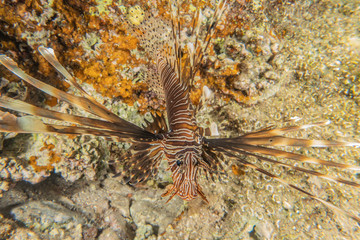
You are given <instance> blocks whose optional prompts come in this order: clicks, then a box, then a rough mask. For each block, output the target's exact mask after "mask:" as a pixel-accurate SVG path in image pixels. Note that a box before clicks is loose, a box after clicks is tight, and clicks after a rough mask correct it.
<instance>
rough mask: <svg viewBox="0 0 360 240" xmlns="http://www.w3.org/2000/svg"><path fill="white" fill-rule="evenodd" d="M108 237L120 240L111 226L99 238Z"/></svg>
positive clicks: (101, 239)
mask: <svg viewBox="0 0 360 240" xmlns="http://www.w3.org/2000/svg"><path fill="white" fill-rule="evenodd" d="M108 239H111V240H120V238H119V237H118V235H117V234H116V232H115V231H114V230H112V229H111V228H107V229H105V230H104V231H103V232H102V233H101V234H100V236H99V238H98V240H108Z"/></svg>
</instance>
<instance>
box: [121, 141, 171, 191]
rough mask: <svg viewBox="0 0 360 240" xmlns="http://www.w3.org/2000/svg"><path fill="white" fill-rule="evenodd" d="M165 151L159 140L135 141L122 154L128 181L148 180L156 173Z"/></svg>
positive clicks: (124, 172)
mask: <svg viewBox="0 0 360 240" xmlns="http://www.w3.org/2000/svg"><path fill="white" fill-rule="evenodd" d="M163 157H164V153H163V149H162V147H161V145H160V144H159V142H156V141H153V142H151V143H147V142H144V143H133V145H132V146H131V147H130V148H129V149H128V150H127V152H126V153H125V154H124V155H123V156H122V158H121V161H122V162H123V164H124V165H123V171H122V172H120V173H119V175H122V176H128V179H127V182H129V183H130V184H133V185H135V184H137V183H139V182H142V181H146V180H147V179H148V178H149V177H150V176H151V175H153V176H154V175H156V174H157V171H158V167H159V164H160V161H161V160H162V159H163Z"/></svg>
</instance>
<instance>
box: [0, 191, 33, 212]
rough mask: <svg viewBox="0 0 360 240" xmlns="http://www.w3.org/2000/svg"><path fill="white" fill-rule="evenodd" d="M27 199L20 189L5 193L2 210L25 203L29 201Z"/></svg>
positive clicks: (2, 198)
mask: <svg viewBox="0 0 360 240" xmlns="http://www.w3.org/2000/svg"><path fill="white" fill-rule="evenodd" d="M27 198H28V197H27V195H26V194H25V193H24V192H23V191H21V190H19V189H12V190H10V191H8V192H4V193H3V196H2V197H1V198H0V208H5V207H8V206H12V205H16V204H20V203H23V202H25V201H26V200H27Z"/></svg>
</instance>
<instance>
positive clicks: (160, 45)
mask: <svg viewBox="0 0 360 240" xmlns="http://www.w3.org/2000/svg"><path fill="white" fill-rule="evenodd" d="M170 6H171V21H169V22H165V21H159V19H158V18H155V17H154V16H153V15H152V14H150V13H149V14H144V13H142V16H141V18H142V19H140V20H136V21H130V20H129V19H126V18H123V22H124V23H126V24H127V25H128V28H129V30H130V32H131V33H132V34H134V35H135V36H136V37H137V38H138V39H139V41H140V45H141V46H142V47H143V49H144V50H145V52H146V53H147V56H148V58H149V62H148V64H147V74H146V81H147V82H148V84H149V86H150V87H151V88H152V89H153V90H154V91H155V93H156V94H157V96H158V98H160V99H163V100H165V103H166V113H165V114H162V115H158V114H156V115H152V116H153V121H152V122H149V121H146V125H145V126H142V127H139V126H137V125H135V124H132V123H130V122H128V121H126V120H124V119H122V118H120V117H119V116H117V115H116V114H114V113H112V112H111V111H109V110H108V109H106V108H105V107H104V106H103V105H101V104H100V103H98V102H97V101H96V100H95V99H94V98H93V97H92V96H90V95H89V94H88V93H87V92H86V91H85V90H84V89H83V88H82V87H81V86H80V85H79V84H78V83H77V82H76V80H75V78H74V77H73V76H72V75H71V74H70V73H69V72H68V71H67V70H66V69H65V68H64V67H63V66H62V65H61V64H60V62H59V61H58V60H57V58H56V56H55V54H54V51H53V50H52V49H51V48H46V47H43V46H40V47H39V52H40V53H41V55H42V56H43V57H44V58H45V59H46V60H47V61H48V62H49V63H50V64H51V65H52V66H53V67H54V68H55V69H56V70H57V71H59V72H60V73H61V74H62V75H63V77H64V78H65V81H66V82H68V83H69V84H70V85H72V86H73V87H74V88H75V89H77V90H78V92H79V93H80V95H81V96H76V95H72V94H69V93H67V92H64V91H61V90H59V89H57V88H55V87H53V86H51V85H48V84H46V83H44V82H41V81H39V80H37V79H35V78H33V77H31V76H29V75H28V74H26V73H25V72H24V71H22V70H21V69H20V68H19V67H18V66H17V64H16V63H15V62H14V61H13V60H12V59H10V58H9V57H7V56H5V55H0V63H1V64H2V65H4V66H5V67H6V68H7V69H8V70H10V71H11V72H12V73H14V74H16V75H17V76H18V77H20V78H21V79H23V80H24V81H26V82H27V83H28V84H31V85H32V86H34V87H36V88H38V89H40V90H41V91H43V92H45V93H47V94H49V95H51V96H53V97H56V98H57V99H59V100H62V101H66V102H68V103H69V104H71V105H73V106H76V107H78V108H80V109H82V110H84V111H86V112H88V113H90V114H93V115H95V116H97V118H90V117H82V116H75V115H71V114H66V113H61V112H57V111H53V110H48V109H44V108H40V107H37V106H34V105H32V104H29V103H26V102H24V101H20V100H16V99H12V98H9V97H6V96H1V97H0V106H1V107H3V108H6V109H10V110H14V111H18V112H22V113H25V114H28V115H30V116H23V117H17V116H15V115H13V114H11V113H9V112H1V111H0V131H2V132H13V133H52V134H72V135H81V134H88V135H95V136H102V137H105V138H107V139H109V140H113V141H118V142H120V141H121V142H129V143H131V147H130V149H129V150H128V151H127V152H126V153H125V154H124V156H123V158H124V159H123V161H124V162H125V163H124V165H123V168H124V171H125V172H126V173H127V174H128V176H129V178H128V181H129V183H130V184H136V183H138V182H142V181H146V180H147V179H148V178H149V177H150V176H155V175H156V174H157V172H158V167H159V165H160V162H161V161H162V160H164V159H166V160H167V163H168V170H170V171H171V177H172V180H173V183H172V184H170V185H169V186H168V187H167V189H166V191H165V192H164V193H163V194H162V196H163V197H165V196H170V197H169V199H168V201H170V200H171V199H172V198H173V197H174V196H176V195H177V196H179V197H180V198H182V199H183V200H186V201H190V200H193V199H195V198H197V197H198V196H200V197H201V198H202V199H203V200H204V201H206V202H208V200H207V199H206V196H205V193H204V192H203V190H202V188H201V186H200V185H199V183H198V180H199V176H200V175H201V174H204V175H205V176H206V177H208V176H210V177H211V178H212V179H214V175H219V174H220V173H222V172H224V164H226V163H227V160H226V159H230V160H232V161H234V162H235V163H236V164H239V165H241V166H246V167H249V168H252V169H254V170H255V171H258V172H260V173H262V174H265V175H267V176H269V177H271V178H272V179H274V180H276V181H278V182H280V183H282V184H284V185H286V186H289V187H290V188H293V189H295V190H297V191H300V192H302V193H303V194H305V195H307V196H308V197H309V198H312V199H314V200H317V201H319V202H321V203H323V204H324V205H326V206H327V207H329V208H330V209H332V210H334V211H338V212H340V213H342V214H345V215H347V216H348V217H350V218H352V219H354V220H355V221H357V222H358V223H360V217H358V216H355V215H353V214H351V213H349V212H347V211H345V210H343V209H340V208H339V207H336V206H335V205H333V204H332V203H330V202H329V201H326V200H323V199H321V198H319V197H317V196H316V195H314V194H312V193H309V192H307V191H305V190H303V189H302V188H300V187H297V186H296V185H294V184H292V183H290V182H287V181H285V180H283V179H281V178H279V177H277V176H276V175H274V174H272V173H270V172H268V171H266V170H264V169H262V168H260V167H258V166H257V165H255V164H253V163H251V162H250V161H248V160H246V158H245V159H244V158H241V157H240V156H241V155H244V156H253V157H255V158H257V159H258V160H260V161H261V162H268V163H271V164H274V165H280V166H285V167H287V168H290V169H293V170H295V171H299V172H303V173H306V174H309V175H314V176H316V177H319V178H323V179H326V180H330V181H335V182H338V183H343V184H347V185H350V186H353V187H357V188H358V187H360V184H359V183H356V182H352V181H349V180H346V179H343V178H340V177H333V176H329V175H326V174H322V173H320V172H317V171H314V170H309V169H306V168H302V167H298V166H295V165H291V164H288V163H284V162H281V161H278V160H274V159H272V158H269V157H266V156H272V157H279V158H288V159H292V160H295V161H297V162H299V163H310V164H320V165H324V166H330V167H337V168H340V169H349V170H360V167H359V166H352V165H347V164H343V163H336V162H332V161H325V160H320V159H317V158H314V157H307V156H304V155H301V154H297V153H293V152H288V151H283V150H279V149H276V148H271V147H279V146H295V147H338V146H359V145H360V144H359V143H351V142H339V141H328V140H308V139H297V138H290V137H285V136H284V135H285V134H286V133H289V132H293V131H298V130H303V129H307V128H310V127H314V126H322V125H325V124H326V123H325V122H319V123H314V124H307V125H300V126H288V127H283V128H274V127H268V128H265V129H261V130H259V131H255V132H250V133H247V134H244V135H242V136H238V137H234V138H215V137H208V136H205V134H204V130H203V129H202V128H201V127H198V126H197V123H196V121H195V108H194V106H193V105H192V103H191V101H190V90H191V86H192V84H193V81H194V77H195V75H196V73H197V71H198V70H199V69H200V67H201V63H202V61H203V58H204V55H205V53H206V50H207V48H208V46H209V44H210V42H211V39H212V37H213V36H214V34H215V30H216V26H217V23H218V22H219V21H220V18H221V16H222V14H223V12H224V11H225V8H226V6H227V3H226V1H221V0H220V1H219V3H218V4H217V7H216V9H215V11H214V14H213V15H212V17H211V18H210V20H209V21H208V22H207V23H206V24H205V33H203V34H201V33H200V28H201V26H203V25H204V23H202V20H201V13H200V11H197V12H196V13H195V14H194V17H193V22H192V26H191V27H190V29H191V36H193V39H194V41H193V42H188V43H187V44H186V46H184V44H182V43H181V41H180V38H181V34H180V33H181V24H180V20H179V19H178V17H177V16H178V15H179V6H180V5H178V6H177V8H176V7H175V6H174V4H170ZM201 35H202V37H201V38H202V39H200V36H201ZM34 116H37V117H41V118H47V119H53V120H59V121H63V122H67V123H71V124H72V125H69V124H68V125H56V124H49V123H44V122H43V121H41V120H40V119H39V118H35V117H34ZM269 146H270V147H269ZM121 174H124V173H121Z"/></svg>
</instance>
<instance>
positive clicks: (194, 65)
mask: <svg viewBox="0 0 360 240" xmlns="http://www.w3.org/2000/svg"><path fill="white" fill-rule="evenodd" d="M226 5H227V2H226V0H225V1H223V0H219V2H218V3H217V5H216V9H215V12H214V14H213V15H212V17H211V19H210V21H209V25H208V27H207V30H206V33H205V37H204V39H203V40H202V41H200V40H199V36H200V26H201V12H200V10H198V11H197V12H196V13H195V16H194V18H193V28H192V35H193V34H195V41H194V45H192V46H189V50H190V51H189V53H190V54H189V55H190V65H191V67H190V72H189V77H188V78H187V80H188V81H189V84H190V85H192V84H193V80H194V77H195V75H196V72H197V71H198V70H199V68H200V64H201V62H202V61H203V59H204V55H205V53H206V51H207V49H208V47H209V45H210V41H211V39H212V37H213V36H214V33H215V29H216V26H217V24H218V22H219V21H220V18H221V16H222V15H223V13H224V11H225V9H226Z"/></svg>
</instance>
